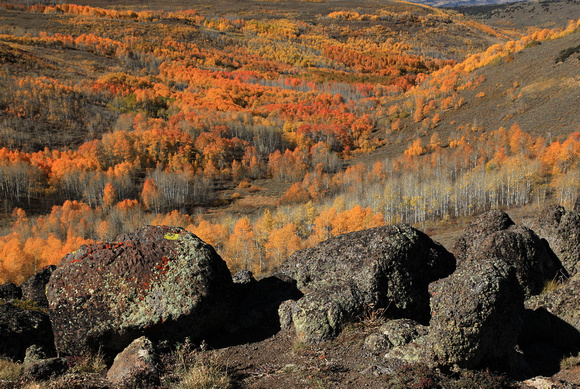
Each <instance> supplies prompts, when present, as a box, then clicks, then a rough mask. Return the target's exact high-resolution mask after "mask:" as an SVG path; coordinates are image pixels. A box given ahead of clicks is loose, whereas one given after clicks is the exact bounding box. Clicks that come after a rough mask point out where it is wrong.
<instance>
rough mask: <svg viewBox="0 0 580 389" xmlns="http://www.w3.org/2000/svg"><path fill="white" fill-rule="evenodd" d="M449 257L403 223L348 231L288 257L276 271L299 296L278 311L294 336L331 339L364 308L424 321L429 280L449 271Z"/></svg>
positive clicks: (420, 233) (314, 340)
mask: <svg viewBox="0 0 580 389" xmlns="http://www.w3.org/2000/svg"><path fill="white" fill-rule="evenodd" d="M453 270H455V259H454V258H453V256H452V255H451V254H450V253H449V252H448V251H447V250H445V248H443V246H441V245H440V244H438V243H436V242H433V241H432V240H431V239H430V238H429V237H428V236H427V235H425V234H424V233H422V232H420V231H418V230H416V229H414V228H412V227H410V226H407V225H395V226H386V227H379V228H373V229H369V230H364V231H358V232H353V233H349V234H344V235H340V236H337V237H334V238H331V239H329V240H327V241H325V242H322V243H320V244H319V245H317V246H316V247H313V248H310V249H305V250H301V251H298V252H296V253H294V255H292V257H290V258H289V259H288V260H287V261H286V262H285V263H284V264H282V266H281V267H280V269H279V270H278V272H277V273H276V274H278V275H281V276H282V275H283V276H285V277H289V278H291V279H294V280H296V283H297V287H298V289H299V290H300V291H301V292H302V293H304V297H302V298H301V299H299V300H297V301H296V303H295V304H293V305H292V308H291V315H292V320H290V318H289V317H288V313H289V312H290V311H288V310H287V309H286V310H283V311H281V314H282V315H283V316H284V317H283V318H282V319H283V320H282V321H283V322H284V324H285V325H288V323H289V322H293V325H294V328H295V330H296V333H297V335H298V336H299V338H301V339H303V340H305V341H310V342H319V341H322V340H325V339H331V338H333V337H335V336H336V335H337V334H338V333H339V332H340V330H341V328H342V327H343V326H344V324H346V323H347V322H349V321H352V320H353V319H354V318H355V317H357V316H358V315H359V314H361V313H362V312H363V310H364V307H365V306H367V307H368V306H373V307H376V308H377V309H383V310H384V312H385V315H386V317H389V318H401V317H404V318H410V319H415V320H417V321H419V322H423V323H425V324H426V323H427V322H428V321H429V317H430V313H429V294H428V291H427V287H428V285H429V283H430V282H432V281H435V280H437V279H439V278H442V277H445V276H447V275H449V274H451V273H452V272H453Z"/></svg>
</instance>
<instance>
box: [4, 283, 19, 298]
mask: <svg viewBox="0 0 580 389" xmlns="http://www.w3.org/2000/svg"><path fill="white" fill-rule="evenodd" d="M21 298H22V289H20V288H19V287H18V286H16V285H14V284H13V283H12V282H7V283H5V284H2V285H0V300H6V301H11V300H18V299H21Z"/></svg>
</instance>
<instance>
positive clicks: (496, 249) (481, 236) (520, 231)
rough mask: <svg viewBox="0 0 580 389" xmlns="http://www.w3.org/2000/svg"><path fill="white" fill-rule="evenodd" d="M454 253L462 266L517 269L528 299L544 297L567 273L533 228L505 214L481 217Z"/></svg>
mask: <svg viewBox="0 0 580 389" xmlns="http://www.w3.org/2000/svg"><path fill="white" fill-rule="evenodd" d="M453 251H454V253H455V256H456V258H457V262H458V266H461V264H462V263H463V262H478V261H487V260H502V261H506V262H508V263H509V264H510V265H513V266H514V267H515V268H516V270H517V277H518V280H519V281H520V284H521V286H522V289H523V290H524V293H525V295H526V296H531V295H534V294H538V293H540V292H541V291H542V289H543V287H544V285H545V284H546V282H547V281H550V280H552V279H554V278H556V277H558V276H559V275H560V274H565V273H566V271H565V269H564V268H563V267H562V264H561V262H560V261H559V259H558V258H557V257H556V255H555V254H554V253H553V252H552V250H551V249H550V247H549V246H548V245H547V244H546V242H545V241H543V240H541V239H540V238H539V237H538V236H537V235H536V234H535V233H534V232H533V231H532V230H530V229H529V228H526V227H522V226H518V225H515V224H514V223H513V221H512V220H511V219H510V218H509V216H508V215H507V214H505V213H504V212H502V211H489V212H486V213H484V214H482V215H481V216H479V217H478V218H477V219H476V220H475V221H474V222H473V223H472V224H470V226H469V227H468V229H467V231H466V232H465V234H464V235H463V236H461V237H460V238H459V239H458V240H457V242H456V243H455V245H454V247H453Z"/></svg>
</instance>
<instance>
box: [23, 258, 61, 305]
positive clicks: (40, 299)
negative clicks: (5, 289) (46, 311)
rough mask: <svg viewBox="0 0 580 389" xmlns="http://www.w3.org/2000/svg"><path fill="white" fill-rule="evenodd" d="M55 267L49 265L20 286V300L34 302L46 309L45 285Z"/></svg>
mask: <svg viewBox="0 0 580 389" xmlns="http://www.w3.org/2000/svg"><path fill="white" fill-rule="evenodd" d="M55 269H56V266H54V265H50V266H46V267H45V268H43V269H41V270H40V271H39V272H38V273H36V274H35V275H33V276H32V277H30V278H29V279H27V280H26V281H24V282H23V283H22V285H20V289H22V299H23V300H30V301H34V302H35V303H36V305H38V306H39V307H48V300H47V299H46V284H48V280H50V276H51V274H52V272H53V271H54V270H55Z"/></svg>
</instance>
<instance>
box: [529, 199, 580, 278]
mask: <svg viewBox="0 0 580 389" xmlns="http://www.w3.org/2000/svg"><path fill="white" fill-rule="evenodd" d="M539 224H540V228H539V229H538V235H539V236H540V237H542V238H544V239H546V241H548V243H549V244H550V247H551V248H552V250H554V253H556V255H557V256H558V258H560V261H562V265H564V267H565V268H566V270H567V271H568V273H569V274H570V275H571V276H573V275H575V274H577V273H579V272H580V211H568V212H566V210H565V209H564V207H561V206H559V205H554V206H550V207H548V208H546V209H545V210H543V211H542V213H541V214H540V217H539Z"/></svg>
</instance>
